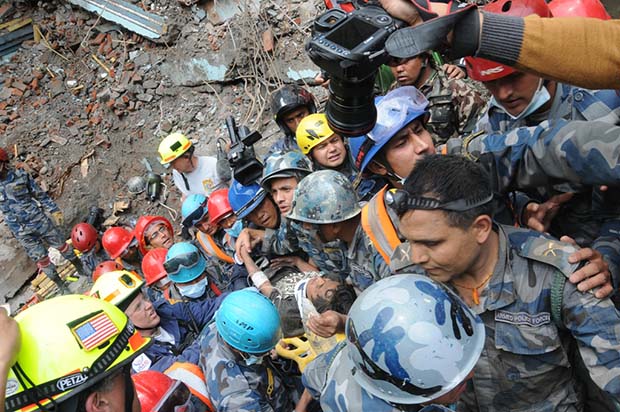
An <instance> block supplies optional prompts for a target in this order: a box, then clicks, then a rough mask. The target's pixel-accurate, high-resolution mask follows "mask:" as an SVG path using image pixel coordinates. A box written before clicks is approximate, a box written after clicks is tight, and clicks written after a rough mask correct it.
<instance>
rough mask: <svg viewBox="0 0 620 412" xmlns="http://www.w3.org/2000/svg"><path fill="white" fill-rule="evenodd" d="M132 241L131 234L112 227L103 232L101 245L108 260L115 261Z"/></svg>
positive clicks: (122, 229)
mask: <svg viewBox="0 0 620 412" xmlns="http://www.w3.org/2000/svg"><path fill="white" fill-rule="evenodd" d="M134 239H135V236H134V234H133V232H130V231H129V230H127V229H125V228H122V227H120V226H114V227H111V228H109V229H108V230H106V231H105V233H104V234H103V237H102V238H101V243H102V244H103V248H104V249H105V251H106V252H107V253H108V255H109V256H110V258H112V259H116V258H117V257H119V256H120V255H122V254H123V252H124V251H125V250H127V248H128V247H129V245H131V242H132V240H134Z"/></svg>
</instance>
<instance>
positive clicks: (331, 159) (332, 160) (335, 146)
mask: <svg viewBox="0 0 620 412" xmlns="http://www.w3.org/2000/svg"><path fill="white" fill-rule="evenodd" d="M310 154H311V156H312V159H313V160H314V161H315V162H316V163H318V164H319V165H321V166H323V167H325V168H328V169H334V168H337V167H339V166H341V165H342V164H343V163H344V161H345V159H346V156H347V148H346V147H345V145H344V140H343V139H342V137H341V136H340V135H337V134H335V133H334V134H333V135H331V137H329V138H328V139H326V140H325V141H323V142H321V143H319V144H318V145H316V146H314V147H313V148H312V151H311V152H310Z"/></svg>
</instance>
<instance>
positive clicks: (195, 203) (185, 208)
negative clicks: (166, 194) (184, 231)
mask: <svg viewBox="0 0 620 412" xmlns="http://www.w3.org/2000/svg"><path fill="white" fill-rule="evenodd" d="M207 200H209V199H208V198H207V197H206V196H205V195H199V194H191V195H189V196H188V197H187V198H186V199H185V201H184V202H183V205H181V216H182V217H183V226H186V227H193V226H194V225H195V224H196V223H198V222H200V221H201V220H202V219H203V218H204V217H205V215H206V214H207V213H209V209H208V208H207Z"/></svg>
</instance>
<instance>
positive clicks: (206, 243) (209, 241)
mask: <svg viewBox="0 0 620 412" xmlns="http://www.w3.org/2000/svg"><path fill="white" fill-rule="evenodd" d="M196 238H197V239H198V242H199V243H200V246H202V249H203V250H204V251H205V252H207V253H208V254H209V255H211V256H215V257H216V258H218V259H219V260H222V261H224V262H227V263H235V261H234V259H233V258H232V256H228V255H227V254H226V253H225V252H224V251H223V250H222V249H221V248H220V247H219V246H218V245H217V243H215V240H213V238H212V237H211V236H209V235H207V234H204V233H202V232H198V235H197V236H196Z"/></svg>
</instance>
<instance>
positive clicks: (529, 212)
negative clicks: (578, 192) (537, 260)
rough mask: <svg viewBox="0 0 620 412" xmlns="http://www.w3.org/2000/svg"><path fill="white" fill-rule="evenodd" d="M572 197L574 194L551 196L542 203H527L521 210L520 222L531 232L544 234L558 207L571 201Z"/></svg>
mask: <svg viewBox="0 0 620 412" xmlns="http://www.w3.org/2000/svg"><path fill="white" fill-rule="evenodd" d="M573 195H574V193H562V194H560V195H555V196H552V197H551V198H550V199H549V200H547V201H546V202H544V203H528V204H527V206H525V210H523V218H522V219H521V221H522V222H523V223H525V225H526V226H527V227H529V228H530V229H532V230H536V231H538V232H546V231H547V230H548V229H549V225H550V224H551V221H552V220H553V218H554V217H555V215H557V214H558V211H559V210H560V206H562V204H563V203H566V202H568V201H569V200H570V199H572V197H573Z"/></svg>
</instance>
